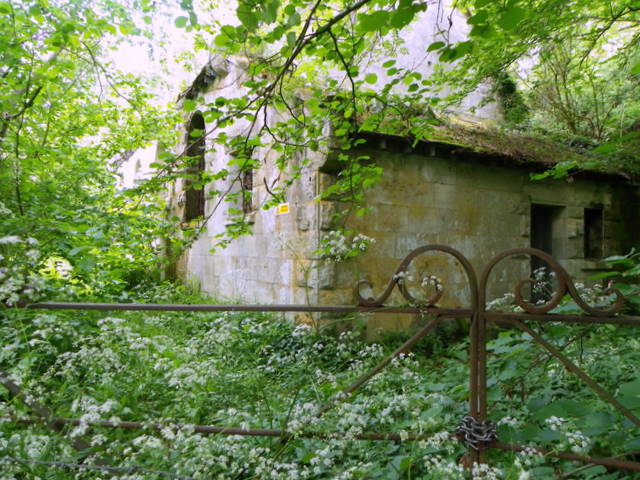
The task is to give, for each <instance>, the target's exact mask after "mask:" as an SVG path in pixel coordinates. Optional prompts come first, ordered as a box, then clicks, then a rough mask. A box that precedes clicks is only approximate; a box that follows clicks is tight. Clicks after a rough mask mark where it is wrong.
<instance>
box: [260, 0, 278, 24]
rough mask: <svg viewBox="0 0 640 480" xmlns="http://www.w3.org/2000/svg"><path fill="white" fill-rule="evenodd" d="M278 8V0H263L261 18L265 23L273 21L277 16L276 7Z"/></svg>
mask: <svg viewBox="0 0 640 480" xmlns="http://www.w3.org/2000/svg"><path fill="white" fill-rule="evenodd" d="M279 8H280V2H279V1H278V0H272V1H270V2H265V3H264V4H263V5H262V20H263V21H264V22H265V23H273V22H275V21H276V20H277V18H278V9H279Z"/></svg>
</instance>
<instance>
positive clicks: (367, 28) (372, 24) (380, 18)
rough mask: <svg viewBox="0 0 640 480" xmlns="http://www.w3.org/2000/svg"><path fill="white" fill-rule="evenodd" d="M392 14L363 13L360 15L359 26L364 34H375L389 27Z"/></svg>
mask: <svg viewBox="0 0 640 480" xmlns="http://www.w3.org/2000/svg"><path fill="white" fill-rule="evenodd" d="M390 16H391V15H390V13H389V12H385V11H379V12H373V13H361V14H359V15H358V22H359V23H358V26H359V28H360V30H362V31H363V32H375V31H377V30H381V29H382V28H383V27H385V26H386V25H387V23H388V22H389V18H390Z"/></svg>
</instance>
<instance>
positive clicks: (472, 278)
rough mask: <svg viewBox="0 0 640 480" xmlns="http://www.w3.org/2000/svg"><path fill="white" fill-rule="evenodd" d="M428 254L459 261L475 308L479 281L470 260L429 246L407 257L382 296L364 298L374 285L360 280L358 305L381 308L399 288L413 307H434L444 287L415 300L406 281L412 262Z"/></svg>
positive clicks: (459, 254)
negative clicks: (439, 253) (444, 255)
mask: <svg viewBox="0 0 640 480" xmlns="http://www.w3.org/2000/svg"><path fill="white" fill-rule="evenodd" d="M427 252H443V253H446V254H448V255H451V256H452V257H454V258H455V259H456V260H458V262H460V264H461V265H462V267H463V268H464V270H465V272H466V274H467V279H468V280H469V288H470V289H471V301H472V304H473V306H474V307H475V305H476V304H477V298H478V291H477V280H476V275H475V271H474V269H473V267H472V266H471V264H470V263H469V260H467V258H466V257H465V256H464V255H462V253H460V252H459V251H457V250H455V249H453V248H451V247H447V246H446V245H427V246H424V247H420V248H416V249H415V250H413V251H412V252H410V253H409V255H407V256H406V257H405V259H404V260H403V261H402V262H401V263H400V265H398V268H396V271H395V272H394V274H393V277H392V278H391V280H389V282H388V283H387V286H386V287H385V289H384V291H383V292H382V294H381V295H380V296H379V297H377V298H376V297H372V296H363V294H362V291H363V288H364V287H368V288H370V289H373V284H372V283H371V282H369V281H368V280H360V281H359V282H358V283H357V284H356V287H355V289H354V290H355V296H356V298H357V300H358V305H360V306H362V307H381V306H383V305H384V302H386V301H387V299H388V298H389V297H390V296H391V294H392V293H393V290H394V288H395V287H396V286H397V287H398V290H399V291H400V293H401V294H402V296H403V297H404V298H405V299H406V300H407V301H408V302H409V303H410V304H411V305H416V306H420V307H433V306H434V305H435V304H436V303H437V302H438V300H440V298H441V297H442V295H443V294H444V288H443V287H442V285H440V284H439V283H437V285H434V286H436V287H437V288H436V289H435V292H434V293H433V295H431V296H430V297H429V298H427V299H426V300H424V299H418V298H415V297H414V296H413V295H412V294H411V292H410V291H409V289H408V288H407V285H406V282H405V281H404V275H405V272H407V269H408V268H409V265H410V264H411V262H412V261H413V260H414V259H415V258H416V257H417V256H419V255H422V254H423V253H427ZM434 283H435V282H434Z"/></svg>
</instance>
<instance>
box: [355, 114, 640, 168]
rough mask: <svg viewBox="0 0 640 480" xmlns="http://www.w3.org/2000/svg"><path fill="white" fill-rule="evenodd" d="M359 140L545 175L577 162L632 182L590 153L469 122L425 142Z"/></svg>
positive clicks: (379, 137)
mask: <svg viewBox="0 0 640 480" xmlns="http://www.w3.org/2000/svg"><path fill="white" fill-rule="evenodd" d="M358 137H360V138H363V139H364V140H366V142H367V143H366V144H365V145H366V146H368V147H372V148H383V149H388V150H394V151H400V152H406V153H416V154H418V155H421V154H422V155H426V156H446V157H458V158H460V159H465V160H477V161H481V162H483V163H489V164H493V165H496V164H498V165H503V166H507V167H517V168H525V169H527V170H531V171H532V172H544V171H546V170H548V169H550V168H552V167H554V166H555V165H557V164H559V163H561V162H575V164H576V170H573V171H572V172H571V175H575V174H578V173H580V175H582V176H584V175H586V176H606V177H618V178H624V179H626V180H628V179H629V177H628V175H626V174H625V173H624V172H621V171H619V170H616V169H614V168H612V167H607V166H606V165H604V164H603V162H602V157H597V156H596V155H595V154H592V153H589V152H588V151H586V150H582V149H578V148H575V147H571V146H568V145H565V144H562V143H559V142H555V141H552V140H549V139H545V138H541V137H537V136H533V135H527V134H525V133H519V132H506V131H504V130H500V129H497V128H494V127H485V126H480V125H475V124H468V123H464V124H463V123H442V124H440V125H434V126H433V129H432V130H431V131H429V132H428V134H427V138H425V139H423V140H418V141H416V140H411V139H409V138H406V137H402V136H399V135H390V134H387V133H379V132H361V133H359V134H358Z"/></svg>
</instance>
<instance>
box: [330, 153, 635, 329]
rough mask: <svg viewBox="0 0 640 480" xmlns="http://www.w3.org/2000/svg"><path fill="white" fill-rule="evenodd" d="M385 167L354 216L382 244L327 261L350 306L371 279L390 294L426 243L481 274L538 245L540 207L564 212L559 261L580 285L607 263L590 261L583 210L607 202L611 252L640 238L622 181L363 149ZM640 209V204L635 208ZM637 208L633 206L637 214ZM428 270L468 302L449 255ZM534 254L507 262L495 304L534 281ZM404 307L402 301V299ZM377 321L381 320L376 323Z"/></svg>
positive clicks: (424, 266) (396, 322) (453, 296)
mask: <svg viewBox="0 0 640 480" xmlns="http://www.w3.org/2000/svg"><path fill="white" fill-rule="evenodd" d="M358 154H365V155H369V156H370V157H371V159H372V160H373V161H375V162H376V163H377V164H378V165H380V166H381V167H383V168H384V174H383V177H382V180H381V182H380V183H379V184H377V185H376V186H375V187H374V188H372V189H371V191H370V192H369V193H368V194H367V196H366V205H367V206H368V208H369V209H370V213H369V214H368V215H366V216H364V217H360V218H358V217H352V218H351V220H350V223H349V225H348V228H352V229H355V230H358V231H360V232H363V233H364V234H366V235H368V236H370V237H372V238H374V239H375V240H376V243H375V244H374V245H372V246H371V247H370V248H369V250H368V251H367V252H366V253H365V254H363V255H361V256H360V257H358V259H357V260H353V261H347V262H345V263H342V264H327V265H326V266H325V267H324V268H325V269H327V270H328V271H330V272H331V273H332V275H333V276H334V278H335V282H334V288H333V289H325V290H322V294H321V296H320V301H321V302H323V303H351V302H352V301H353V291H352V288H353V286H354V285H355V283H356V282H357V280H359V279H368V280H370V281H371V282H372V283H373V285H374V290H375V292H374V293H376V294H379V293H381V291H382V290H383V288H384V286H385V285H386V284H387V282H388V281H389V280H390V278H391V276H392V275H393V272H394V271H395V269H396V267H397V266H398V264H399V262H400V260H401V259H403V258H404V257H405V256H406V255H407V254H408V253H409V252H410V251H411V250H413V249H414V248H416V247H419V246H422V245H426V244H444V245H449V246H451V247H453V248H455V249H457V250H459V251H460V252H462V253H463V254H464V255H465V256H466V257H467V258H469V260H470V261H471V262H472V264H473V265H474V267H475V268H476V270H477V274H478V275H480V273H481V270H482V269H483V268H484V266H485V265H486V263H487V262H488V261H489V260H490V259H491V258H492V257H493V256H494V255H496V254H498V253H500V252H502V251H503V250H506V249H510V248H516V247H529V246H531V238H530V236H531V231H530V228H531V226H530V223H531V220H530V212H531V205H532V204H543V205H551V206H557V207H559V208H558V212H559V215H558V218H557V219H556V220H555V221H554V225H553V236H554V239H553V249H554V256H555V257H556V258H557V259H558V260H559V261H560V263H561V264H562V265H563V266H564V267H565V268H567V269H568V271H569V272H570V273H571V274H572V275H574V276H575V277H576V278H578V279H584V278H585V277H587V276H589V275H591V274H593V273H594V269H598V268H599V267H601V264H600V262H598V261H596V260H588V259H585V258H584V251H583V250H584V236H583V231H584V224H583V223H584V209H585V208H588V207H595V206H601V207H603V212H604V255H605V256H607V255H611V254H614V253H624V252H625V249H628V248H629V246H630V244H631V243H632V241H633V240H634V239H636V238H637V237H636V236H634V233H633V232H631V231H625V226H624V222H623V217H624V215H625V208H626V210H627V211H628V210H632V208H631V207H630V205H626V207H625V205H624V203H625V202H626V201H628V200H625V199H624V192H625V191H628V188H627V187H624V184H623V183H622V182H619V184H616V182H613V183H612V182H611V181H596V180H581V179H576V180H573V181H568V180H556V181H551V180H548V181H535V182H534V181H530V180H529V172H528V171H526V170H523V169H517V168H506V167H501V166H488V165H485V164H482V163H479V162H478V161H465V159H464V158H448V159H445V158H438V157H430V156H424V155H416V154H407V153H393V152H390V151H384V150H379V149H369V150H362V151H359V152H358ZM632 205H635V206H636V207H637V205H638V203H637V199H636V200H635V203H634V204H632ZM632 211H634V210H632ZM417 264H418V267H419V268H418V270H419V271H420V272H421V273H422V274H433V275H437V276H438V277H440V278H441V279H443V281H444V287H445V292H446V293H445V295H444V297H443V298H442V300H441V302H440V303H441V304H443V305H449V306H465V305H466V304H467V302H468V299H469V291H468V288H467V281H466V278H465V275H464V273H463V271H462V269H461V268H460V266H459V265H457V264H456V262H452V261H449V260H448V259H447V257H446V255H444V254H435V255H429V256H424V257H422V259H421V260H420V261H418V262H417ZM529 271H530V260H529V257H524V256H523V257H512V258H509V259H506V260H504V261H503V262H501V263H500V264H499V265H498V266H497V267H496V269H495V270H494V272H493V274H492V276H491V277H490V281H489V284H490V289H489V293H490V295H489V299H491V298H492V297H495V296H501V295H502V294H504V293H506V292H513V290H514V287H515V285H516V284H517V283H518V282H519V281H520V280H522V279H525V278H528V276H529ZM394 301H395V302H397V303H402V301H403V300H402V299H401V298H400V297H399V296H396V297H395V299H394ZM376 322H377V323H376ZM410 322H411V319H407V318H406V317H402V316H398V317H397V318H396V317H393V316H384V317H379V318H378V319H373V324H374V325H378V326H381V327H382V326H383V327H384V328H394V327H395V328H402V327H406V326H407V324H408V323H410Z"/></svg>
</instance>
